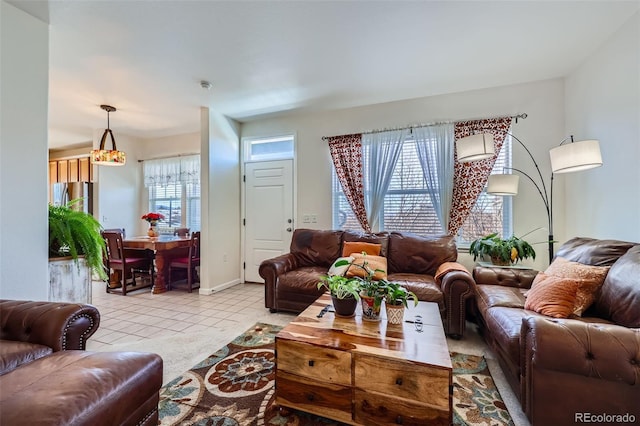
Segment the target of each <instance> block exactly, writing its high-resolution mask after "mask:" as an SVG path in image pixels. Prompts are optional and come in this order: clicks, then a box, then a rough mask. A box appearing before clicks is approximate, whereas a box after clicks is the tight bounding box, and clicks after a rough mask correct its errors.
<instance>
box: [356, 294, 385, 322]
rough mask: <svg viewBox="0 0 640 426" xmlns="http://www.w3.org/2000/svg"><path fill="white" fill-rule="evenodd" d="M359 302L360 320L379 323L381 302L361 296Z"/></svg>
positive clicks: (372, 297)
mask: <svg viewBox="0 0 640 426" xmlns="http://www.w3.org/2000/svg"><path fill="white" fill-rule="evenodd" d="M360 301H361V302H362V319H364V320H368V321H379V320H380V306H381V305H382V300H381V299H380V298H376V297H374V296H363V295H362V294H361V295H360Z"/></svg>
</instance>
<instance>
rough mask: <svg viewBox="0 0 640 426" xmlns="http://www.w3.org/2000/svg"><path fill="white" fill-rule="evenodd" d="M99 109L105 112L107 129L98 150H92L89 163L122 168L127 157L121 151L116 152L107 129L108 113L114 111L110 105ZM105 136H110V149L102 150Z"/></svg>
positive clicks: (112, 139) (114, 144)
mask: <svg viewBox="0 0 640 426" xmlns="http://www.w3.org/2000/svg"><path fill="white" fill-rule="evenodd" d="M100 108H102V109H103V110H105V111H107V128H106V129H105V130H104V133H103V134H102V139H101V140H100V149H94V150H93V151H91V163H92V164H97V165H99V166H124V164H125V163H126V162H127V156H126V154H125V153H124V152H123V151H118V149H117V148H116V140H115V139H114V137H113V133H112V132H111V129H110V128H109V113H111V112H114V111H115V110H116V109H115V108H114V107H112V106H111V105H100ZM107 134H109V135H110V136H111V149H104V143H105V141H106V140H107Z"/></svg>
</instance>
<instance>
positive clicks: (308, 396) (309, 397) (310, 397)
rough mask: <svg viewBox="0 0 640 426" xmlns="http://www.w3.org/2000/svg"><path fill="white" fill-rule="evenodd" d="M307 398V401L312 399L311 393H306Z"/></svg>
mask: <svg viewBox="0 0 640 426" xmlns="http://www.w3.org/2000/svg"><path fill="white" fill-rule="evenodd" d="M307 399H308V400H309V401H313V394H312V393H309V394H307Z"/></svg>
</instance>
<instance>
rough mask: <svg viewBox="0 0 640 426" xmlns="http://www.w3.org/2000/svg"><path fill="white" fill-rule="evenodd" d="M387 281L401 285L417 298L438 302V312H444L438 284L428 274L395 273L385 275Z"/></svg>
mask: <svg viewBox="0 0 640 426" xmlns="http://www.w3.org/2000/svg"><path fill="white" fill-rule="evenodd" d="M387 280H388V281H389V282H394V283H398V284H400V285H402V286H403V287H404V288H406V289H407V290H409V291H412V292H414V293H415V295H416V296H418V300H421V301H423V302H434V303H437V304H438V307H439V308H440V312H444V310H445V306H444V297H443V295H442V290H440V286H439V285H438V284H436V281H435V279H434V278H433V277H432V276H430V275H419V274H404V273H395V274H390V275H389V276H388V277H387Z"/></svg>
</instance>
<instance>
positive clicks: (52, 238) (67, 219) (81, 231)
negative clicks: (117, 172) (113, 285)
mask: <svg viewBox="0 0 640 426" xmlns="http://www.w3.org/2000/svg"><path fill="white" fill-rule="evenodd" d="M77 201H78V200H72V201H70V202H69V203H68V204H67V205H64V206H54V205H52V204H49V257H50V258H56V257H66V256H70V257H71V258H72V259H73V260H74V261H75V262H76V264H78V263H77V262H78V257H79V256H84V258H85V261H86V263H87V266H88V267H89V269H90V270H91V271H92V272H94V273H95V274H96V275H97V276H99V277H100V279H103V280H107V274H106V272H105V267H104V263H103V259H104V255H105V254H106V247H105V242H104V239H103V238H102V235H101V234H100V230H101V226H100V223H99V222H98V221H97V220H96V219H95V218H94V217H93V216H91V215H90V214H87V213H85V212H82V211H78V210H74V209H73V205H74V204H75V203H76V202H77Z"/></svg>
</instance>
